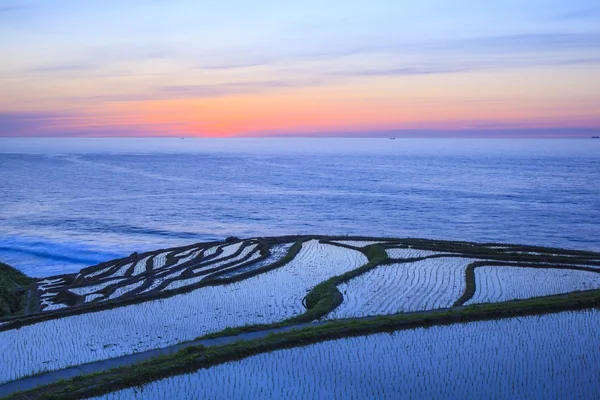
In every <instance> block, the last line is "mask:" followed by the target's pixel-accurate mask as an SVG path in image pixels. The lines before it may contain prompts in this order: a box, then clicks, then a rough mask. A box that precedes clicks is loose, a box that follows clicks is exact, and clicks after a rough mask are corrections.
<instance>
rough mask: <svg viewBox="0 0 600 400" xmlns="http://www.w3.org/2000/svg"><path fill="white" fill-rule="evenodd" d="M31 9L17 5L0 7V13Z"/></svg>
mask: <svg viewBox="0 0 600 400" xmlns="http://www.w3.org/2000/svg"><path fill="white" fill-rule="evenodd" d="M29 8H31V6H28V5H18V6H0V13H11V12H15V11H23V10H27V9H29Z"/></svg>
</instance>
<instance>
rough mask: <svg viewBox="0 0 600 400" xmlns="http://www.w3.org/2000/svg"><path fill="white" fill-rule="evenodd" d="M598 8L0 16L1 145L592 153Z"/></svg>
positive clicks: (0, 10)
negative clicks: (244, 143) (403, 140)
mask: <svg viewBox="0 0 600 400" xmlns="http://www.w3.org/2000/svg"><path fill="white" fill-rule="evenodd" d="M599 132H600V3H598V0H488V1H480V0H477V1H476V0H469V1H466V0H452V1H449V0H420V1H405V0H390V1H380V0H369V1H366V0H361V1H353V0H343V1H337V0H317V1H313V0H303V1H282V0H274V1H261V0H251V1H242V0H238V1H230V0H221V1H218V2H217V1H198V0H195V1H194V0H119V1H111V0H100V1H97V0H85V1H82V0H52V1H50V0H0V137H29V136H31V137H119V136H128V137H136V136H140V137H162V136H174V137H193V136H198V137H253V136H259V137H260V136H266V137H282V136H284V137H285V136H310V137H319V136H334V137H335V136H342V137H371V136H372V137H388V136H394V137H405V136H406V137H473V136H475V137H589V136H591V135H597V134H598V133H599Z"/></svg>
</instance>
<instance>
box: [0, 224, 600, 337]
mask: <svg viewBox="0 0 600 400" xmlns="http://www.w3.org/2000/svg"><path fill="white" fill-rule="evenodd" d="M312 239H315V240H320V241H321V242H323V243H327V244H332V245H336V246H339V247H346V248H349V249H353V250H359V251H363V253H365V252H366V251H369V250H368V249H369V248H370V247H371V246H373V245H370V246H365V247H363V248H358V247H354V246H348V245H344V244H342V243H336V242H335V241H347V240H354V241H375V242H380V243H381V244H377V245H375V246H381V247H382V248H383V249H384V251H385V249H387V248H391V247H399V246H400V247H409V248H414V249H423V250H432V251H437V252H450V253H455V254H460V255H461V256H463V257H471V258H482V257H485V258H487V259H493V260H497V261H521V262H545V263H555V264H559V263H565V264H569V263H573V262H574V261H577V263H579V264H590V265H596V266H600V254H598V253H596V252H591V251H583V250H569V249H558V248H552V247H541V246H528V245H514V244H506V243H475V242H462V241H448V240H434V239H419V238H404V239H401V238H386V237H379V238H376V237H370V236H327V235H293V236H276V237H260V238H254V239H244V240H242V239H239V238H236V237H229V238H227V239H226V240H224V241H212V242H202V243H195V244H192V245H187V246H182V247H176V248H172V249H160V250H153V251H150V252H146V253H141V254H138V253H132V255H130V256H129V257H125V258H122V259H118V260H111V261H107V262H104V263H100V264H98V265H96V266H92V267H87V268H84V269H82V270H81V273H87V272H89V271H94V270H97V269H99V268H102V267H105V266H106V265H108V264H109V263H115V262H116V263H118V264H119V265H121V264H126V263H127V262H133V261H136V260H139V259H142V258H144V257H150V256H156V255H158V254H160V253H164V252H165V251H172V252H174V251H177V252H184V251H186V250H191V249H194V248H208V247H209V246H217V245H225V244H231V243H239V242H247V241H248V240H256V241H259V242H263V243H265V242H267V243H269V244H271V245H272V244H276V243H286V242H287V243H292V242H293V243H297V242H305V241H308V240H312ZM290 252H292V249H290ZM365 254H366V253H365ZM380 254H381V253H380ZM381 255H382V254H381ZM169 256H172V254H169ZM169 256H167V258H169ZM367 256H368V255H367ZM382 256H383V255H382ZM386 257H387V255H386ZM434 257H435V256H434ZM291 258H293V256H292V257H291ZM291 258H288V257H286V259H285V260H281V261H280V263H278V264H284V263H285V262H287V261H289V260H290V259H291ZM416 260H417V259H413V260H411V261H416ZM167 264H169V261H167ZM278 266H280V265H277V266H274V267H273V268H277V267H278ZM267 270H268V269H264V268H261V269H257V270H254V271H249V272H248V273H243V274H240V275H238V276H234V277H231V278H227V279H226V280H225V279H219V280H217V279H214V280H209V281H203V282H200V283H198V284H195V285H190V286H185V287H182V288H178V289H174V290H169V291H164V292H158V293H157V292H152V293H148V294H136V295H135V296H128V297H125V298H117V299H113V300H109V301H105V302H102V303H91V304H85V305H78V306H75V307H68V308H62V309H58V310H53V311H46V312H37V313H27V312H25V313H24V314H26V315H17V316H11V317H7V318H2V319H1V320H0V322H2V324H1V325H0V331H3V330H9V329H15V328H19V327H21V326H25V325H31V324H34V323H37V322H41V321H46V320H50V319H54V318H61V317H65V316H70V315H78V314H85V313H89V312H97V311H103V310H108V309H112V308H116V307H120V306H125V305H132V304H138V303H142V302H146V301H151V300H156V299H160V298H166V297H170V296H174V295H177V294H181V293H186V292H189V291H192V290H196V289H198V288H200V287H202V286H209V285H221V284H226V283H231V282H235V281H240V280H243V279H246V278H248V277H249V276H253V275H258V274H260V273H263V272H266V271H267ZM71 275H72V276H73V277H74V275H75V274H67V275H56V276H53V277H48V278H45V279H53V278H59V277H65V276H71ZM33 292H36V291H35V290H33ZM31 297H35V296H31ZM307 301H310V299H307ZM465 301H466V300H465ZM32 308H34V307H32ZM319 309H320V307H315V312H314V314H318V312H317V311H318V310H319ZM27 314H28V315H27Z"/></svg>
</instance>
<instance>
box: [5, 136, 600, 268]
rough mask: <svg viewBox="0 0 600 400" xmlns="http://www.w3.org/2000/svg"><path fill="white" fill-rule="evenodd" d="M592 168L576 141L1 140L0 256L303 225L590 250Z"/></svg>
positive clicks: (103, 255)
mask: <svg viewBox="0 0 600 400" xmlns="http://www.w3.org/2000/svg"><path fill="white" fill-rule="evenodd" d="M599 177H600V141H598V140H586V139H396V140H390V139H297V138H289V139H287V138H286V139H283V138H282V139H190V138H186V139H181V138H166V139H165V138H160V139H154V138H152V139H109V138H107V139H0V188H1V190H0V261H2V262H5V263H8V264H10V265H13V266H15V267H17V268H19V269H20V270H22V271H24V272H26V273H27V274H30V275H32V276H38V277H42V276H50V275H55V274H59V273H68V272H75V271H77V270H79V269H80V268H82V267H85V266H89V265H94V264H97V263H99V262H101V261H105V260H109V259H113V258H117V257H122V256H126V255H129V254H130V253H132V252H134V251H137V252H141V251H145V250H152V249H158V248H166V247H173V246H177V245H185V244H191V243H195V242H200V241H209V240H222V239H224V238H226V237H227V236H237V237H240V238H246V237H253V236H275V235H284V234H308V233H310V234H332V235H368V236H393V237H422V238H435V239H448V240H467V241H483V242H490V241H493V242H506V243H519V244H531V245H542V246H556V247H565V248H573V249H584V250H596V251H600V185H599V184H598V179H599Z"/></svg>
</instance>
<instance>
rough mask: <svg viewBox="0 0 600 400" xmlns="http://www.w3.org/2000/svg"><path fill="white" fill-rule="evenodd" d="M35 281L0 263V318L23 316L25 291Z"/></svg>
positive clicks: (25, 301) (25, 299)
mask: <svg viewBox="0 0 600 400" xmlns="http://www.w3.org/2000/svg"><path fill="white" fill-rule="evenodd" d="M34 282H35V279H33V278H30V277H28V276H27V275H25V274H23V273H22V272H20V271H18V270H16V269H15V268H13V267H11V266H10V265H6V264H4V263H1V262H0V318H3V317H8V316H11V315H20V314H23V313H24V311H25V309H26V308H27V304H26V303H27V290H28V289H30V288H31V286H32V284H33V283H34Z"/></svg>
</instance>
